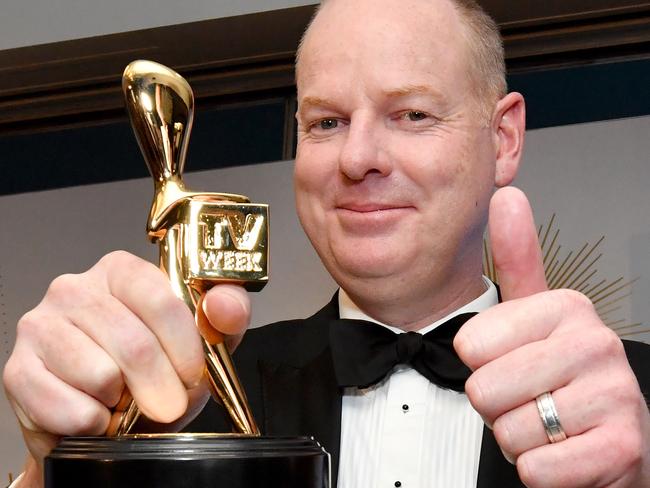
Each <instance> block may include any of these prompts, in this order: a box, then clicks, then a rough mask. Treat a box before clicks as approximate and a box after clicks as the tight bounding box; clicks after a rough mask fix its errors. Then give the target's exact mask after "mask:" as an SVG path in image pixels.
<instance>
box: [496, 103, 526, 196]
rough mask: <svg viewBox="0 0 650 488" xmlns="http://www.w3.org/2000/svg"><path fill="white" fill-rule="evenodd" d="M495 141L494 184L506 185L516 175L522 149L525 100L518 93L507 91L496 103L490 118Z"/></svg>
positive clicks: (524, 126) (498, 185)
mask: <svg viewBox="0 0 650 488" xmlns="http://www.w3.org/2000/svg"><path fill="white" fill-rule="evenodd" d="M492 129H493V131H494V138H495V143H496V156H497V157H496V168H495V169H496V171H495V177H494V184H495V185H496V186H497V187H499V188H500V187H503V186H507V185H509V184H510V183H512V181H513V180H514V179H515V176H517V171H518V170H519V163H520V161H521V157H522V153H523V150H524V133H525V132H526V102H524V97H523V96H522V95H521V94H520V93H516V92H513V93H509V94H508V95H506V96H505V97H503V98H502V99H501V100H500V101H499V103H497V106H496V109H495V111H494V117H493V119H492Z"/></svg>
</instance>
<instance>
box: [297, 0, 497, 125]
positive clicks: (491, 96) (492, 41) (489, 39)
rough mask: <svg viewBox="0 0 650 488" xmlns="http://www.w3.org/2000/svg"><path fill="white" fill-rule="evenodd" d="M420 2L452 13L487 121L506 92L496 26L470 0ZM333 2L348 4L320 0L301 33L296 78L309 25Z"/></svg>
mask: <svg viewBox="0 0 650 488" xmlns="http://www.w3.org/2000/svg"><path fill="white" fill-rule="evenodd" d="M397 1H398V0H396V2H397ZM421 2H422V4H423V7H425V8H430V9H440V8H445V7H447V6H448V5H451V6H452V7H453V9H454V10H455V12H456V14H457V16H458V19H459V20H460V25H461V26H462V30H461V32H460V34H461V36H462V39H463V41H464V43H463V44H464V48H465V50H466V52H467V74H468V77H469V78H470V80H471V84H470V86H471V91H472V96H473V97H474V99H475V100H476V102H477V106H478V108H479V110H480V113H481V115H482V116H483V118H484V119H485V120H486V121H487V120H489V117H490V115H491V113H492V110H493V108H494V106H495V104H496V102H497V101H498V100H500V99H501V98H502V97H503V96H505V94H506V93H507V85H506V74H505V71H506V68H505V59H504V50H503V42H502V40H501V36H500V34H499V28H498V26H497V25H496V23H495V21H494V20H493V19H492V18H491V17H490V16H489V15H488V14H487V13H486V12H485V11H484V10H483V8H482V7H481V6H480V5H479V4H478V3H476V1H474V0H421ZM337 3H341V4H342V5H341V6H342V7H345V4H346V3H347V4H348V5H349V3H350V2H349V0H322V1H321V4H320V6H319V7H318V9H317V10H316V12H315V14H314V16H313V18H312V20H311V22H310V24H309V26H308V28H307V29H306V30H305V34H304V35H303V38H302V40H301V42H300V45H299V47H298V51H297V53H296V78H298V77H299V76H300V60H301V57H302V51H303V49H304V47H305V44H306V39H307V38H308V36H309V34H310V31H311V26H312V25H313V24H314V22H315V20H316V18H317V17H318V16H319V13H320V12H321V11H323V10H324V9H325V8H326V7H327V8H328V9H329V8H338V6H337V5H336V4H337ZM445 4H446V5H445ZM359 21H364V19H359ZM388 33H389V32H387V34H388ZM435 34H436V31H435V30H433V31H432V33H431V35H435Z"/></svg>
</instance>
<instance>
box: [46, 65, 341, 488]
mask: <svg viewBox="0 0 650 488" xmlns="http://www.w3.org/2000/svg"><path fill="white" fill-rule="evenodd" d="M122 88H123V90H124V95H125V98H126V105H127V108H128V112H129V117H130V119H131V124H132V126H133V130H134V132H135V135H136V138H137V140H138V144H139V145H140V149H141V151H142V154H143V155H144V158H145V161H146V163H147V166H148V167H149V171H150V172H151V175H152V177H153V179H154V190H155V192H154V199H153V203H152V206H151V211H150V213H149V219H148V222H147V234H148V236H149V238H150V239H151V240H152V241H153V242H155V243H157V244H158V246H159V250H160V267H161V269H162V270H163V271H165V273H166V274H167V276H168V277H169V280H170V282H171V285H172V288H173V290H174V292H175V293H176V295H177V296H178V297H179V298H181V299H182V300H183V301H184V302H185V303H186V304H187V306H188V307H189V308H190V310H191V311H192V312H193V313H194V315H195V318H196V321H197V326H199V330H202V331H206V330H207V329H206V327H204V326H203V327H201V322H202V321H204V320H206V319H205V316H203V315H202V313H203V312H202V307H201V306H200V301H201V299H202V297H203V295H204V293H205V292H206V291H207V290H208V289H209V288H210V287H211V286H213V285H215V284H217V283H219V282H227V283H239V284H241V285H243V286H244V287H245V288H246V289H248V290H251V291H256V290H259V289H261V288H262V287H263V286H264V285H265V284H266V282H267V280H268V275H267V266H268V262H267V261H268V207H267V205H262V204H257V203H250V200H249V199H248V198H247V197H245V196H243V195H234V194H229V193H208V192H193V191H189V190H188V189H186V188H185V185H184V183H183V180H182V171H183V166H184V163H185V155H186V152H187V146H188V141H189V136H190V131H191V128H192V120H193V117H194V97H193V94H192V90H191V88H190V86H189V84H188V83H187V81H186V80H185V79H184V78H182V77H181V76H180V75H179V74H178V73H176V72H174V71H172V70H171V69H169V68H167V67H165V66H162V65H160V64H158V63H154V62H152V61H134V62H133V63H131V64H129V65H128V66H127V67H126V70H125V71H124V76H123V78H122ZM202 335H203V338H202V341H203V349H204V352H205V360H206V368H205V375H206V376H207V379H208V383H209V385H210V389H211V393H212V396H213V398H214V399H215V400H216V401H218V402H219V403H221V404H222V405H223V407H224V408H225V410H226V411H227V412H228V415H229V417H230V419H231V423H232V426H233V431H234V433H215V434H209V433H200V434H198V433H197V434H138V433H133V432H132V430H133V429H134V428H137V420H138V417H139V411H138V407H137V405H136V403H135V402H134V401H133V399H132V398H131V396H130V394H129V392H128V390H125V391H124V393H123V394H122V398H121V399H120V402H119V404H118V405H117V407H116V408H115V411H114V413H113V416H112V419H111V422H110V425H109V427H108V431H107V433H106V436H105V437H66V438H64V439H62V441H61V442H60V443H59V445H58V446H57V447H56V448H55V449H53V450H52V452H51V453H50V455H49V456H48V457H47V458H46V459H45V486H46V487H47V488H81V487H84V488H86V487H92V488H108V487H114V488H154V487H155V488H208V487H210V488H212V487H214V488H219V487H224V488H253V487H264V488H328V487H329V486H330V474H329V455H328V454H327V453H326V452H325V451H324V450H323V448H322V447H321V446H320V445H319V444H318V443H317V442H316V441H314V440H313V439H312V438H308V437H297V438H293V437H284V438H282V437H264V436H261V435H260V432H259V429H258V427H257V425H256V423H255V419H254V418H253V416H252V413H251V410H250V408H249V406H248V403H247V400H246V395H245V393H244V390H243V388H242V386H241V384H240V383H239V380H238V377H237V373H236V371H235V369H234V367H233V364H232V361H231V359H230V355H229V353H228V350H227V349H226V347H225V345H224V343H223V337H220V336H219V334H218V333H216V332H215V331H212V332H210V333H209V334H205V333H204V334H202Z"/></svg>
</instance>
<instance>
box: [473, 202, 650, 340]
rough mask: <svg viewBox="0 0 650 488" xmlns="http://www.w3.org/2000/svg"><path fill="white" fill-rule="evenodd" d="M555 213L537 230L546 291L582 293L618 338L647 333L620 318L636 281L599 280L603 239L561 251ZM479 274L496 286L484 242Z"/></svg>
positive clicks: (646, 328) (492, 266) (488, 250)
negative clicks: (565, 289)
mask: <svg viewBox="0 0 650 488" xmlns="http://www.w3.org/2000/svg"><path fill="white" fill-rule="evenodd" d="M554 224H555V214H553V216H552V217H551V219H550V220H549V222H548V223H547V224H546V225H540V226H539V228H538V230H537V235H538V237H539V244H540V247H541V248H542V256H543V257H544V271H545V273H546V282H547V283H548V287H549V289H551V290H553V289H558V288H571V289H573V290H576V291H579V292H581V293H584V294H585V295H586V296H587V297H589V299H590V300H591V302H592V303H593V304H594V307H595V308H596V312H598V315H599V316H600V318H601V319H602V321H603V322H604V323H605V325H607V326H608V327H609V328H611V329H612V330H613V331H615V332H616V333H617V334H618V335H619V337H626V336H631V335H636V334H641V333H644V332H650V327H648V326H645V325H643V323H642V322H636V323H630V321H629V320H627V319H625V318H622V317H620V313H621V308H622V305H621V302H622V301H623V300H624V299H625V298H627V297H629V296H630V295H631V294H632V291H631V287H632V284H633V283H634V282H635V281H637V280H638V279H639V278H634V279H632V280H627V281H626V280H625V278H624V277H623V276H620V277H618V278H616V279H615V280H609V279H607V278H601V277H600V276H599V275H598V268H596V264H597V263H598V261H599V260H600V258H601V257H602V255H603V254H602V252H600V250H599V248H600V245H601V244H602V242H603V241H604V240H605V236H601V237H600V239H598V241H596V243H595V244H589V243H588V242H587V243H585V245H584V246H582V248H580V250H579V251H577V252H576V251H573V250H569V251H562V246H561V245H560V244H559V243H558V237H559V235H560V229H558V228H555V227H554ZM483 272H484V274H485V275H486V276H487V277H488V278H490V279H491V280H492V281H494V282H495V283H498V279H497V275H496V270H495V269H494V262H493V260H492V252H491V250H490V244H489V242H488V240H487V239H483Z"/></svg>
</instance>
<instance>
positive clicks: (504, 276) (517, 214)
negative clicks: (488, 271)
mask: <svg viewBox="0 0 650 488" xmlns="http://www.w3.org/2000/svg"><path fill="white" fill-rule="evenodd" d="M489 233H490V245H491V247H492V258H493V260H494V267H495V269H496V272H497V277H498V279H499V288H500V290H501V297H502V299H503V300H504V301H507V300H513V299H515V298H521V297H526V296H529V295H532V294H535V293H539V292H541V291H545V290H547V284H546V277H545V274H544V265H543V261H542V253H541V250H540V247H539V241H538V238H537V230H536V229H535V221H534V219H533V214H532V210H531V208H530V204H529V203H528V199H527V198H526V195H524V193H523V192H522V191H521V190H519V189H517V188H514V187H505V188H501V189H499V190H497V191H496V192H495V194H494V196H493V197H492V200H491V202H490V218H489Z"/></svg>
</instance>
